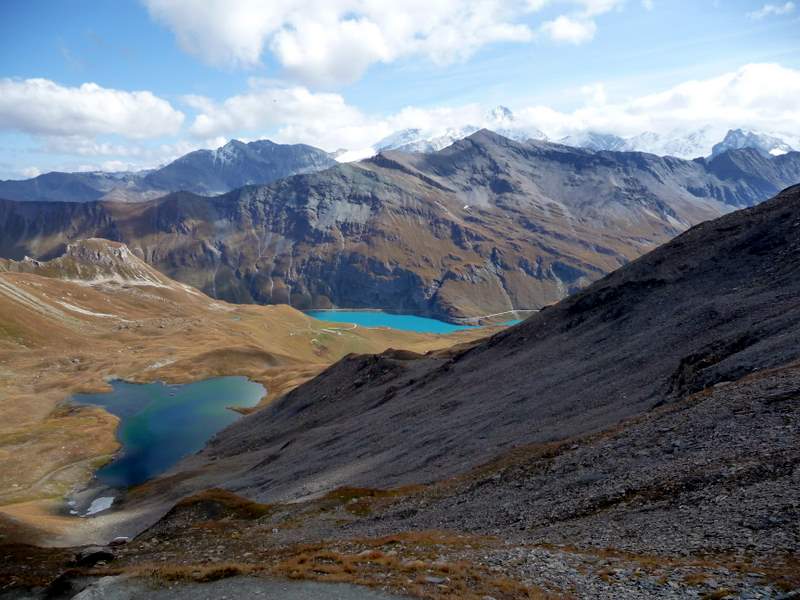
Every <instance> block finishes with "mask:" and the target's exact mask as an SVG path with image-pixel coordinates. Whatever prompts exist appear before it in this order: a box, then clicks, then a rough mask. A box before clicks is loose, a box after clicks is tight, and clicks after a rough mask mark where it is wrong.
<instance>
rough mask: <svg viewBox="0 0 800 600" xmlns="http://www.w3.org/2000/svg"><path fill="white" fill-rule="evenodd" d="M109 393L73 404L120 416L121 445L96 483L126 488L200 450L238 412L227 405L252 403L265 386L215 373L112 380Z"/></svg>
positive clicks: (76, 398)
mask: <svg viewBox="0 0 800 600" xmlns="http://www.w3.org/2000/svg"><path fill="white" fill-rule="evenodd" d="M111 386H112V387H113V391H111V392H107V393H101V394H77V395H75V396H73V397H72V401H73V402H74V403H76V404H91V405H95V406H102V407H103V408H105V409H106V410H107V411H108V412H110V413H112V414H114V415H116V416H118V417H119V418H120V424H119V428H118V429H117V438H118V439H119V441H120V443H121V444H122V449H121V450H120V453H119V454H118V455H117V457H116V458H115V459H114V460H113V461H111V462H110V463H108V464H107V465H106V466H104V467H102V468H101V469H100V470H99V471H98V472H97V480H98V482H99V483H101V484H104V485H106V486H108V487H112V488H124V487H128V486H132V485H136V484H139V483H143V482H145V481H147V480H148V479H151V478H153V477H155V476H156V475H159V474H161V473H163V472H164V471H166V470H167V469H169V468H170V467H171V466H173V465H174V464H175V463H177V462H178V461H179V460H180V459H181V458H183V457H185V456H188V455H189V454H192V453H194V452H197V451H198V450H200V449H201V448H202V447H203V446H204V445H205V444H206V442H207V441H208V440H209V439H210V438H211V437H212V436H213V435H214V434H215V433H217V432H218V431H220V430H221V429H223V428H224V427H226V426H228V425H230V424H231V423H233V422H234V421H235V420H236V419H238V418H240V417H241V415H240V414H239V413H238V412H236V411H234V410H231V409H230V407H252V406H255V405H256V404H258V402H259V400H261V398H262V397H263V396H264V394H265V393H266V390H265V389H264V386H262V385H261V384H258V383H254V382H252V381H250V380H248V379H247V378H246V377H216V378H214V379H206V380H205V381H198V382H195V383H187V384H182V385H170V384H164V383H160V382H157V383H146V384H140V383H128V382H125V381H114V382H112V383H111Z"/></svg>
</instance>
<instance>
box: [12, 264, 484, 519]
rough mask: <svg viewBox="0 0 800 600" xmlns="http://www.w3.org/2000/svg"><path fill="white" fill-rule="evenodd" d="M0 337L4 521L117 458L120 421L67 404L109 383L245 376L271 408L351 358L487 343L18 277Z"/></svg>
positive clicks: (193, 295) (144, 289)
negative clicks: (21, 506)
mask: <svg viewBox="0 0 800 600" xmlns="http://www.w3.org/2000/svg"><path fill="white" fill-rule="evenodd" d="M166 281H168V280H166ZM81 311H84V312H81ZM0 332H2V333H0V398H3V402H1V403H0V481H2V482H3V485H2V488H0V510H2V508H1V507H3V506H6V505H10V504H16V503H20V502H25V501H30V500H35V499H41V498H60V497H62V496H63V495H64V494H66V493H68V492H69V491H70V490H71V489H72V488H73V487H74V486H76V485H80V484H82V483H83V482H85V481H87V480H88V479H89V478H90V477H91V474H92V473H93V471H94V470H96V468H97V467H98V466H99V465H100V464H102V462H103V461H104V460H108V459H109V458H110V456H111V455H112V454H113V453H114V452H115V451H116V450H117V448H118V443H117V440H116V436H115V429H116V425H117V420H116V418H115V417H113V416H111V415H109V414H108V413H106V412H105V411H103V410H100V409H95V408H91V407H69V406H67V405H65V404H64V402H65V401H66V400H67V399H68V398H69V396H70V395H71V394H74V393H78V392H98V391H107V390H108V389H109V387H108V383H107V380H108V379H113V378H120V379H126V380H129V381H138V382H147V381H155V380H162V381H168V382H171V383H184V382H188V381H193V380H199V379H204V378H207V377H212V376H217V375H243V376H247V377H249V378H251V379H252V380H254V381H258V382H260V383H262V384H264V385H265V387H266V388H267V389H268V395H267V396H266V397H265V398H264V399H263V400H262V404H261V406H263V405H264V404H266V403H268V402H271V401H272V400H274V399H275V398H277V397H279V396H280V395H282V394H284V393H286V392H287V391H289V390H291V389H293V388H294V387H296V386H298V385H300V384H301V383H303V382H305V381H307V380H308V379H310V378H311V377H314V376H315V375H317V374H318V373H319V372H320V371H321V370H323V369H324V368H325V367H326V366H328V365H329V364H331V363H332V362H334V361H336V360H338V359H340V358H341V357H343V356H345V355H346V354H349V353H353V352H355V353H376V352H382V351H384V350H386V349H388V348H403V349H408V350H411V351H414V352H426V351H429V350H435V349H441V348H445V347H448V346H450V345H452V344H453V343H458V342H467V341H469V340H473V339H476V338H477V337H479V336H480V335H484V334H486V333H488V332H480V333H479V332H476V331H464V332H458V333H456V334H452V335H448V336H436V335H426V334H416V333H411V332H398V331H392V330H387V329H367V328H356V329H350V328H349V326H342V325H340V324H334V323H324V322H321V321H316V320H314V319H311V318H310V317H308V316H306V315H304V314H303V313H301V312H299V311H297V310H295V309H293V308H291V307H288V306H278V305H276V306H252V305H231V304H227V303H225V302H220V301H215V300H212V299H210V298H208V297H207V296H204V295H203V294H201V293H199V292H197V291H195V290H191V289H190V288H187V287H186V286H183V285H180V284H175V283H170V284H169V285H166V286H164V287H152V286H137V285H108V284H103V285H87V284H84V283H80V282H74V281H63V280H58V279H50V278H47V277H42V276H39V275H36V274H31V273H11V272H0ZM1 527H2V525H1V524H0V528H1ZM0 535H2V531H1V530H0Z"/></svg>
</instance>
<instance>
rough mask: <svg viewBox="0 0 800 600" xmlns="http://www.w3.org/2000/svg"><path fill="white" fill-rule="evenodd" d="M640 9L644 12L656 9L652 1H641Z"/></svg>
mask: <svg viewBox="0 0 800 600" xmlns="http://www.w3.org/2000/svg"><path fill="white" fill-rule="evenodd" d="M642 7H643V8H644V9H645V10H653V9H654V8H655V7H656V3H655V1H654V0H642Z"/></svg>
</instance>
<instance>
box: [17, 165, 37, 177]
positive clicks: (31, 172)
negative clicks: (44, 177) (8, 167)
mask: <svg viewBox="0 0 800 600" xmlns="http://www.w3.org/2000/svg"><path fill="white" fill-rule="evenodd" d="M20 174H21V175H22V176H23V177H25V178H26V179H30V178H31V177H37V176H39V175H41V174H42V172H41V171H40V170H39V169H38V167H25V168H24V169H21V170H20Z"/></svg>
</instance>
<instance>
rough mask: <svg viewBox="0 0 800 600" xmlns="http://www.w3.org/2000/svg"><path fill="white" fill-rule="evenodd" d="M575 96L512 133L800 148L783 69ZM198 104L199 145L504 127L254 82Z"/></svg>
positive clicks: (799, 81) (798, 113)
mask: <svg viewBox="0 0 800 600" xmlns="http://www.w3.org/2000/svg"><path fill="white" fill-rule="evenodd" d="M576 93H580V94H581V95H583V96H584V98H585V103H584V105H583V106H582V107H580V108H578V109H576V110H574V111H571V112H563V111H559V110H556V109H554V108H552V107H549V106H517V107H512V108H513V109H514V114H515V115H516V121H515V122H514V124H513V125H514V126H516V127H521V128H529V129H534V128H538V129H541V130H543V131H544V132H545V133H546V134H547V135H548V136H549V137H550V138H551V139H559V138H560V137H562V136H564V135H568V134H570V133H572V132H574V131H577V130H586V129H591V130H596V131H600V132H609V133H616V134H618V135H623V136H627V135H635V134H639V133H642V132H644V131H655V132H659V133H669V132H670V131H672V130H674V129H676V128H678V129H681V128H683V129H692V128H703V127H709V126H710V127H712V128H714V129H715V131H717V130H718V131H720V132H721V133H723V134H724V131H725V130H726V129H728V128H734V127H749V128H753V129H760V130H763V131H767V132H770V131H771V132H786V133H790V134H792V135H794V136H796V137H798V138H800V125H798V124H800V104H798V102H797V98H798V97H800V70H795V69H790V68H786V67H782V66H780V65H775V64H751V65H746V66H744V67H742V68H740V69H738V70H737V71H733V72H730V73H726V74H723V75H720V76H718V77H713V78H710V79H704V80H696V81H688V82H685V83H682V84H680V85H677V86H675V87H673V88H670V89H668V90H666V91H663V92H660V93H657V94H651V95H646V96H640V97H635V98H630V99H627V100H614V99H612V98H609V95H608V93H607V91H606V89H605V86H604V85H603V84H602V83H595V84H592V85H587V86H584V87H582V88H580V89H578V90H576ZM189 100H190V101H191V102H193V104H194V105H195V106H196V107H198V108H201V109H202V112H201V113H200V114H199V115H198V116H197V118H196V119H195V121H194V122H193V123H192V125H191V127H190V131H191V132H192V133H194V134H195V135H198V136H203V137H208V136H212V135H221V136H226V137H233V136H241V135H244V134H247V135H249V136H251V137H267V136H269V137H273V138H274V139H277V140H278V141H282V142H303V143H308V144H312V145H315V146H319V147H322V148H324V149H326V150H335V149H338V148H342V147H344V148H350V149H363V148H367V147H369V146H371V145H372V144H374V143H375V142H377V141H378V140H379V139H381V138H382V137H385V136H386V135H388V134H390V133H393V132H395V131H398V130H401V129H407V128H418V129H422V130H424V131H426V132H429V133H430V134H432V135H441V134H444V133H445V132H446V130H447V129H455V128H460V127H463V126H465V125H472V126H475V127H489V128H493V127H494V128H497V127H498V124H497V123H493V122H492V121H491V119H490V118H489V117H488V116H487V110H486V109H487V108H488V107H485V106H481V105H478V104H468V105H462V106H454V107H446V106H443V107H438V108H418V107H407V108H404V109H403V110H401V111H399V112H397V113H394V114H391V115H382V116H375V115H367V114H364V113H363V112H362V111H360V110H358V109H357V108H355V107H353V106H350V105H348V104H347V103H346V102H345V100H344V98H343V97H342V96H340V95H338V94H331V93H314V92H311V91H309V90H308V89H306V88H303V87H276V86H274V84H269V82H253V84H252V87H251V89H250V90H249V91H248V92H247V93H245V94H242V95H239V96H234V97H231V98H229V99H227V100H226V101H224V102H222V103H220V104H215V103H212V102H210V101H208V100H207V99H204V98H196V97H192V98H190V99H189ZM502 126H505V125H502Z"/></svg>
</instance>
